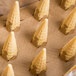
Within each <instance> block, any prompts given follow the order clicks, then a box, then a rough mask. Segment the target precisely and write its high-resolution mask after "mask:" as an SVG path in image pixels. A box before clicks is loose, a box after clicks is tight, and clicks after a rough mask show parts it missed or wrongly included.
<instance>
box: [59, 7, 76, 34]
mask: <svg viewBox="0 0 76 76" xmlns="http://www.w3.org/2000/svg"><path fill="white" fill-rule="evenodd" d="M75 25H76V8H75V9H74V10H73V11H72V12H71V14H70V15H69V16H68V17H67V18H66V19H65V20H64V21H63V23H62V25H61V28H60V29H61V31H62V32H63V33H64V34H68V33H69V32H70V31H72V30H74V29H75Z"/></svg>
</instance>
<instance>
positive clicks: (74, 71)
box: [64, 65, 76, 76]
mask: <svg viewBox="0 0 76 76" xmlns="http://www.w3.org/2000/svg"><path fill="white" fill-rule="evenodd" d="M64 76H76V65H74V66H73V67H72V68H71V69H70V70H69V71H68V72H66V73H65V74H64Z"/></svg>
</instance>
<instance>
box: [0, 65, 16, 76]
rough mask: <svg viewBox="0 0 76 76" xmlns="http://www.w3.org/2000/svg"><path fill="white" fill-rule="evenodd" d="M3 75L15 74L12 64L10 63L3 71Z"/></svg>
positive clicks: (12, 75) (11, 75) (10, 75)
mask: <svg viewBox="0 0 76 76" xmlns="http://www.w3.org/2000/svg"><path fill="white" fill-rule="evenodd" d="M1 76H15V75H14V70H13V67H12V65H11V64H8V65H7V67H6V68H5V70H4V71H3V72H2V74H1Z"/></svg>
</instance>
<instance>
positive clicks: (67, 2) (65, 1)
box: [61, 0, 76, 9]
mask: <svg viewBox="0 0 76 76" xmlns="http://www.w3.org/2000/svg"><path fill="white" fill-rule="evenodd" d="M75 2H76V0H62V1H61V5H62V7H63V8H64V9H68V8H70V7H71V6H73V5H75Z"/></svg>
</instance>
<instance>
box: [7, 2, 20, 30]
mask: <svg viewBox="0 0 76 76" xmlns="http://www.w3.org/2000/svg"><path fill="white" fill-rule="evenodd" d="M18 27H20V10H19V2H18V1H15V3H14V5H13V7H12V9H11V11H10V13H9V15H8V18H7V21H6V28H7V30H8V31H14V30H15V29H17V28H18Z"/></svg>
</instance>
